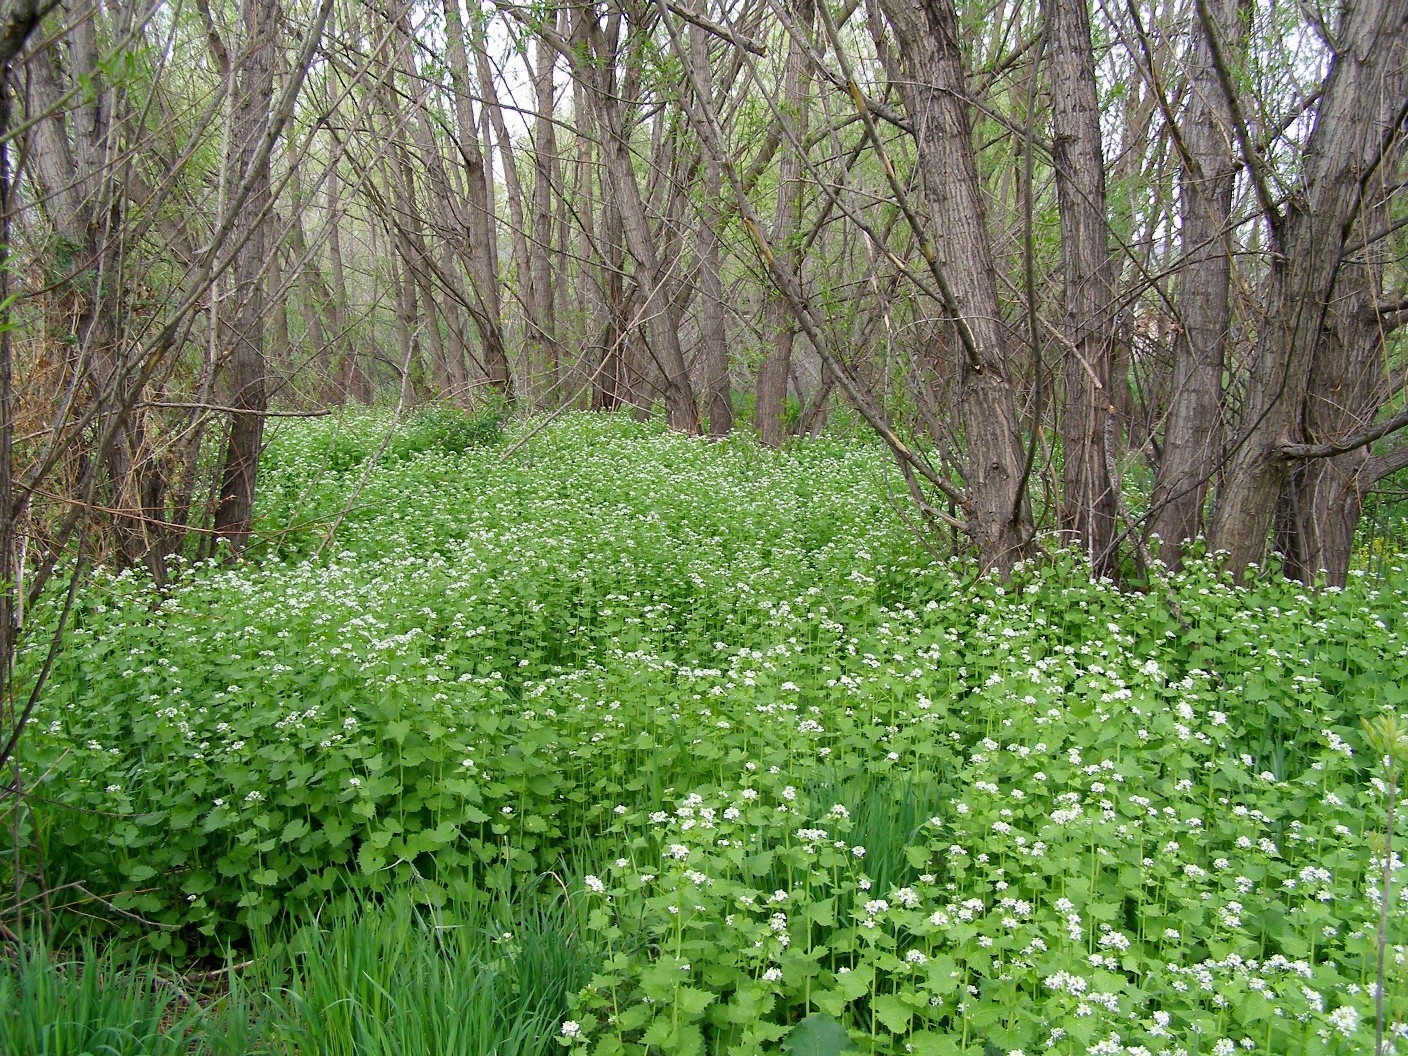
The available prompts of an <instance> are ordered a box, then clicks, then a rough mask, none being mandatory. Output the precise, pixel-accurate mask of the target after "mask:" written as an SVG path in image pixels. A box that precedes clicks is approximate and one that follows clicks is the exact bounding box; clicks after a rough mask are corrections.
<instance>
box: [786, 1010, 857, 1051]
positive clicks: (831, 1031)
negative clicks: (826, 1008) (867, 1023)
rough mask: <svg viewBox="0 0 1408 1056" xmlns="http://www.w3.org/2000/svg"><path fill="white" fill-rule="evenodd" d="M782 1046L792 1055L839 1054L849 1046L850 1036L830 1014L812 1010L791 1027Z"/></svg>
mask: <svg viewBox="0 0 1408 1056" xmlns="http://www.w3.org/2000/svg"><path fill="white" fill-rule="evenodd" d="M782 1047H783V1049H784V1050H785V1051H786V1052H789V1053H791V1054H792V1056H839V1054H840V1053H842V1052H845V1051H846V1050H847V1049H848V1048H850V1047H851V1036H850V1035H849V1034H847V1033H846V1028H845V1027H843V1026H841V1024H840V1023H837V1022H836V1020H834V1019H832V1018H831V1017H830V1016H824V1015H822V1014H821V1013H819V1012H813V1013H812V1014H811V1015H810V1016H808V1017H807V1018H806V1019H804V1020H802V1022H800V1023H798V1024H797V1025H796V1026H795V1027H793V1028H792V1030H791V1032H790V1033H788V1035H787V1040H786V1041H784V1042H783V1044H782Z"/></svg>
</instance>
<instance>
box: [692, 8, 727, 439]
mask: <svg viewBox="0 0 1408 1056" xmlns="http://www.w3.org/2000/svg"><path fill="white" fill-rule="evenodd" d="M695 7H696V9H697V13H699V14H703V10H702V8H703V4H702V3H696V5H695ZM708 43H709V38H708V36H707V35H706V33H705V31H704V30H703V29H701V28H700V27H699V26H690V27H689V61H690V65H691V66H693V67H694V75H695V78H696V79H697V81H698V83H699V85H700V87H701V90H702V91H704V92H705V93H707V94H708V95H709V96H710V97H712V95H713V90H714V89H713V85H714V79H713V70H712V69H711V67H710V65H709V47H708ZM695 105H700V104H699V103H698V101H696V103H695ZM703 163H704V186H703V192H704V193H703V198H702V200H701V201H700V206H699V232H698V239H697V242H696V246H697V252H698V254H699V340H700V345H701V351H702V353H703V360H704V377H705V391H706V393H707V400H708V408H709V435H710V436H714V437H719V436H724V435H726V434H727V433H728V432H729V430H731V429H732V428H733V400H732V392H731V386H730V384H729V370H728V335H727V326H726V322H725V318H724V304H723V299H724V291H723V279H722V275H721V273H720V270H719V230H718V228H719V203H720V202H721V201H722V195H723V174H722V173H721V172H720V171H719V163H718V159H716V158H715V157H714V156H713V153H712V152H711V151H707V150H706V151H705V152H704V158H703Z"/></svg>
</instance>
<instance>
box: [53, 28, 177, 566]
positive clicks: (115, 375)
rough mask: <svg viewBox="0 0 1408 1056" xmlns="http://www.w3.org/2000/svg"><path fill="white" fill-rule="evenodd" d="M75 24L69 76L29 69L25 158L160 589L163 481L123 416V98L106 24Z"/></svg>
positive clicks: (129, 523) (137, 546) (113, 470)
mask: <svg viewBox="0 0 1408 1056" xmlns="http://www.w3.org/2000/svg"><path fill="white" fill-rule="evenodd" d="M112 14H113V18H114V22H115V24H114V25H112V26H110V27H107V28H108V31H110V32H112V33H114V34H115V35H118V36H120V35H121V34H123V33H125V32H127V30H128V27H129V26H130V17H131V11H130V10H128V8H127V7H125V6H123V5H115V6H114V8H113V10H112ZM68 16H69V18H70V20H71V24H70V25H69V26H68V27H67V29H66V31H65V33H64V40H65V43H66V44H67V48H66V54H65V60H66V61H65V63H64V65H63V67H62V69H60V67H59V66H58V64H57V60H56V57H55V54H54V53H55V51H56V50H57V49H56V48H54V47H46V48H42V49H40V50H38V51H37V52H36V53H35V54H34V55H32V56H31V57H30V60H29V62H28V69H29V99H28V106H27V110H28V111H29V112H30V113H32V114H34V115H37V116H38V120H37V122H36V124H35V125H34V127H33V129H32V131H31V134H32V136H33V140H32V146H31V147H30V149H29V150H28V151H27V154H28V155H29V164H30V165H31V166H32V171H33V174H34V179H35V183H36V185H37V188H38V189H39V192H40V195H41V197H42V202H41V208H42V209H43V210H44V212H45V213H46V215H47V216H48V218H49V220H50V224H51V225H52V228H53V235H54V244H55V250H54V252H53V254H52V255H51V258H50V260H48V261H47V262H46V263H47V264H48V265H49V268H50V272H51V275H52V276H53V278H54V279H56V280H58V286H57V288H56V290H55V291H54V293H53V294H52V295H51V296H49V297H47V298H46V299H45V309H46V311H57V312H58V313H59V314H60V316H61V318H60V319H55V332H60V333H62V332H69V333H72V334H73V336H74V338H75V342H74V345H75V352H74V354H73V356H72V359H71V362H70V368H71V370H72V373H73V376H74V377H76V378H79V379H82V384H83V387H84V389H85V390H86V392H85V397H86V398H87V399H88V400H91V401H93V402H94V403H96V405H97V410H98V414H97V418H96V426H97V428H96V435H98V436H103V435H105V434H111V436H112V440H111V442H110V444H109V445H108V448H107V451H106V453H105V455H104V456H103V457H104V460H105V462H106V466H105V470H106V476H107V485H108V489H109V492H110V494H109V496H108V500H107V502H108V505H109V508H110V509H111V510H112V515H111V516H112V528H113V533H114V536H115V538H116V541H117V544H118V546H119V549H120V551H121V554H122V559H123V560H124V561H126V562H128V563H131V564H136V563H138V562H142V561H145V562H146V564H147V567H148V569H149V570H150V571H151V573H152V575H153V576H154V577H155V578H157V579H158V580H160V579H161V577H162V575H163V572H164V569H163V568H162V566H161V563H160V560H159V557H157V555H156V550H155V543H156V538H155V534H154V533H155V527H154V526H155V524H156V522H159V521H161V520H162V514H163V508H162V507H163V502H164V499H163V495H164V491H165V482H164V480H163V478H162V475H161V470H160V466H159V464H158V463H157V461H156V459H155V458H154V457H153V455H152V452H151V450H150V447H149V444H148V441H147V435H146V423H145V419H144V418H143V416H142V415H140V414H130V413H127V411H126V410H125V408H127V407H130V406H131V404H133V403H135V401H136V397H137V393H136V392H135V391H134V389H133V382H132V376H133V371H132V369H131V368H132V366H133V364H130V363H128V362H126V361H125V356H124V352H123V348H122V344H121V340H120V337H121V332H120V331H121V325H120V314H121V311H122V301H123V295H124V292H125V291H124V284H125V276H124V274H123V270H122V260H121V258H120V253H119V246H118V239H117V237H116V232H115V230H114V225H115V223H116V222H117V221H118V219H119V217H120V215H121V203H122V202H123V201H124V200H125V197H126V195H125V193H124V191H123V189H122V187H121V186H120V178H119V176H118V173H117V171H116V168H117V166H116V159H117V157H118V155H119V154H120V148H119V146H118V143H117V136H118V132H117V128H118V115H117V114H116V113H114V110H115V108H116V107H117V105H118V93H117V92H115V91H114V90H113V89H112V88H111V86H109V85H108V84H107V83H106V77H105V71H104V69H103V68H102V59H101V57H100V53H99V36H100V27H99V26H98V25H97V22H98V19H99V16H98V14H97V13H96V12H94V11H92V10H90V9H87V8H83V9H79V10H74V11H71V12H68ZM65 75H66V76H65ZM61 76H63V80H62V81H61V79H60V78H61ZM60 301H62V302H63V303H59V302H60Z"/></svg>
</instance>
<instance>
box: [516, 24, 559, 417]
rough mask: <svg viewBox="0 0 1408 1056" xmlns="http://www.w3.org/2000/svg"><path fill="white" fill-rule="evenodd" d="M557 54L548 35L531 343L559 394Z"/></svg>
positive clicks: (541, 85) (537, 86) (536, 163)
mask: <svg viewBox="0 0 1408 1056" xmlns="http://www.w3.org/2000/svg"><path fill="white" fill-rule="evenodd" d="M555 57H556V53H555V52H554V51H553V49H552V45H551V44H549V43H548V41H547V40H545V39H544V38H543V37H539V38H538V41H537V69H536V70H534V73H533V91H534V95H535V97H536V99H537V108H538V112H537V116H536V118H535V119H534V124H533V235H532V240H531V242H530V244H529V247H528V252H529V254H530V255H531V260H530V265H529V276H528V279H529V281H528V289H529V291H530V292H529V294H528V296H527V297H525V299H524V300H525V304H526V305H527V306H528V308H529V311H528V316H529V318H528V321H527V332H528V347H529V349H530V353H529V359H530V361H534V360H535V361H536V363H537V366H538V369H539V370H541V371H542V382H541V383H540V386H539V390H540V392H541V393H542V395H543V396H544V397H546V396H547V394H548V393H552V392H555V391H556V389H557V382H558V352H557V327H556V322H555V320H554V319H553V284H552V234H553V231H552V226H553V225H552V200H553V186H552V173H553V169H554V167H555V164H556V162H555V159H556V155H557V136H556V134H555V131H554V125H553V120H554V118H553V97H554V92H553V82H552V71H553V60H554V59H555Z"/></svg>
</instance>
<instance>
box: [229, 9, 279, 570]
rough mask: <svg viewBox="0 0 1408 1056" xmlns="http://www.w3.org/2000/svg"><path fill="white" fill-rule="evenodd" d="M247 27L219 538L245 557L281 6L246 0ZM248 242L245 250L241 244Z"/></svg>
mask: <svg viewBox="0 0 1408 1056" xmlns="http://www.w3.org/2000/svg"><path fill="white" fill-rule="evenodd" d="M241 21H242V23H243V27H244V35H245V40H246V52H245V59H244V62H243V63H242V64H241V65H240V68H239V70H238V71H237V72H236V76H235V102H234V116H233V119H232V125H231V133H232V136H231V139H232V143H233V157H232V158H231V172H232V176H233V182H235V183H239V182H243V181H246V180H248V181H249V184H250V191H249V196H248V197H247V198H246V200H245V203H244V207H243V209H242V210H241V213H240V216H239V219H238V220H237V221H236V228H235V235H234V239H235V244H236V245H237V246H239V248H238V249H237V250H236V253H235V261H234V269H233V270H234V311H233V313H232V315H231V316H230V317H229V318H227V320H226V325H225V338H224V345H225V349H226V355H227V356H228V360H227V362H228V373H229V379H230V390H231V396H230V406H231V407H233V408H235V410H234V411H233V412H232V413H231V415H230V435H229V440H228V442H227V445H226V448H225V458H224V463H223V465H222V468H221V471H220V502H219V505H218V506H217V507H216V510H215V524H214V530H215V534H216V535H218V536H220V537H221V538H224V539H225V540H227V541H228V542H229V544H230V548H231V549H232V550H233V551H234V552H235V553H239V552H240V551H242V550H243V549H244V546H245V543H246V541H247V540H248V538H249V529H250V521H251V518H252V517H253V515H254V495H255V487H256V484H257V482H258V477H259V453H260V449H261V448H262V447H263V442H264V415H265V412H266V411H267V410H268V405H269V397H268V390H267V380H266V365H265V359H264V314H265V296H264V283H265V270H266V263H267V255H268V253H269V251H270V250H271V249H272V246H271V244H270V243H271V239H270V232H269V226H270V224H269V220H270V209H271V208H272V201H271V197H270V194H271V191H270V182H269V162H268V156H267V155H263V156H262V160H261V155H260V153H259V144H260V142H261V140H262V139H263V136H264V131H265V126H266V125H267V124H268V121H269V110H270V107H271V105H272V103H273V99H274V61H275V55H274V47H275V41H276V35H277V32H278V25H279V13H278V6H277V4H276V3H275V0H243V3H242V9H241ZM241 243H242V244H241Z"/></svg>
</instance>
